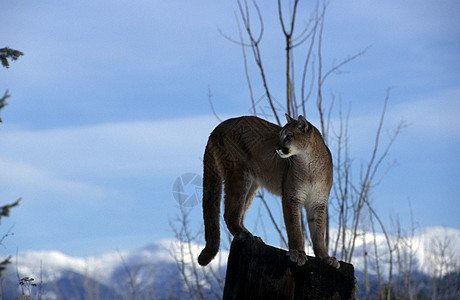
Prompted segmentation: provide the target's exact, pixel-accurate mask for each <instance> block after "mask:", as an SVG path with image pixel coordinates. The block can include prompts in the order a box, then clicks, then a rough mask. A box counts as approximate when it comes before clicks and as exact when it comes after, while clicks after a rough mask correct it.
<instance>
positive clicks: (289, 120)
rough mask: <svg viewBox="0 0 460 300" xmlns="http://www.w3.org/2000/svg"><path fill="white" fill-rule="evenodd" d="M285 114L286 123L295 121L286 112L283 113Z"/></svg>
mask: <svg viewBox="0 0 460 300" xmlns="http://www.w3.org/2000/svg"><path fill="white" fill-rule="evenodd" d="M284 115H285V116H286V121H287V122H288V123H291V122H295V119H293V118H291V116H289V115H288V114H284Z"/></svg>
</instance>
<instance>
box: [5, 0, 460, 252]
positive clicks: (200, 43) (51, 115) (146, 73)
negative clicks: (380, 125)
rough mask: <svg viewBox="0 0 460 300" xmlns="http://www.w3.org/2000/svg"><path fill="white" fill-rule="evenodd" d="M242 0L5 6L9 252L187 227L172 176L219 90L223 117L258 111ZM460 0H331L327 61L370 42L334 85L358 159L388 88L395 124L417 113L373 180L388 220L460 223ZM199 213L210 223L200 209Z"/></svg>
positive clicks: (155, 235) (111, 244)
mask: <svg viewBox="0 0 460 300" xmlns="http://www.w3.org/2000/svg"><path fill="white" fill-rule="evenodd" d="M266 2H267V1H266ZM272 2H274V3H271V4H268V6H262V5H261V6H262V10H263V12H264V21H265V37H264V42H263V45H262V47H263V48H262V50H263V53H262V55H263V59H264V63H265V66H266V68H267V71H268V72H269V74H271V75H270V77H269V83H270V85H271V86H272V87H273V88H272V90H273V92H274V94H275V96H276V97H278V98H280V99H282V98H283V96H284V91H283V87H284V75H283V74H284V73H283V66H284V56H283V48H284V46H282V44H280V40H279V38H280V37H281V29H280V26H279V24H278V15H277V12H276V10H275V8H276V1H272ZM264 5H267V4H264ZM236 9H237V6H236V4H235V3H234V2H233V1H220V0H219V1H194V2H193V3H192V1H137V0H136V1H121V0H118V1H110V3H108V2H107V1H99V0H96V1H78V2H77V3H76V2H65V3H64V2H62V1H40V2H30V1H9V0H8V1H4V2H3V3H2V9H1V11H0V27H1V28H2V31H1V33H0V41H1V42H2V43H3V44H2V45H0V46H1V47H4V46H9V47H11V48H14V49H19V50H21V51H23V52H24V53H25V56H24V57H22V58H20V60H19V61H17V62H14V63H13V64H12V66H11V68H10V69H8V70H6V69H4V68H3V69H1V70H0V92H1V93H3V92H4V91H5V90H6V89H9V91H10V94H11V95H12V97H11V98H10V100H9V105H8V106H7V107H6V108H5V109H4V110H3V111H2V119H3V121H4V123H2V124H1V129H0V169H1V170H2V172H1V174H0V190H1V191H2V193H1V194H2V195H1V197H0V204H3V203H10V202H12V201H14V200H16V199H17V198H18V197H22V198H23V201H22V203H21V206H20V207H19V208H15V209H14V210H12V216H11V218H9V219H4V220H3V222H2V226H1V232H6V231H7V230H8V229H9V228H10V227H11V226H13V225H14V227H13V232H14V233H15V235H14V236H12V237H9V238H7V239H6V241H5V242H4V245H5V248H4V249H3V250H2V252H5V253H14V252H15V251H16V249H18V250H19V251H25V250H29V249H33V250H39V249H54V250H60V251H63V252H65V253H68V254H73V255H92V254H95V253H99V252H102V251H107V250H114V249H117V248H118V249H128V248H135V247H139V246H143V245H145V244H147V243H149V242H152V241H156V240H159V239H164V238H170V237H173V232H172V230H171V228H170V225H169V222H170V220H171V219H173V218H174V217H175V216H176V215H177V214H178V213H179V207H178V205H177V203H176V202H175V200H174V198H173V195H172V193H171V192H172V186H173V183H174V181H175V179H176V178H177V177H178V176H180V175H181V174H184V173H196V174H201V172H202V171H201V157H202V153H203V150H204V147H205V144H206V140H207V137H208V135H209V133H210V131H211V130H212V129H213V128H214V127H215V126H216V125H217V124H218V120H217V119H216V118H215V117H214V116H213V114H212V112H211V109H210V106H209V102H208V96H207V93H208V87H209V88H210V90H211V92H212V95H213V103H214V106H215V109H216V111H217V112H218V114H219V115H220V117H221V118H225V117H233V116H239V115H246V114H248V113H249V110H250V102H249V92H248V89H247V83H246V81H245V77H244V69H243V62H242V55H241V49H240V48H239V47H238V46H237V45H235V44H232V43H231V42H229V41H228V40H226V39H224V38H223V37H222V35H220V34H219V30H218V29H220V30H221V31H223V32H225V33H226V34H228V35H230V36H233V37H237V36H238V32H237V27H236V25H235V17H234V12H235V10H236ZM302 9H303V10H304V14H303V16H304V19H306V18H308V16H309V10H308V9H309V8H308V7H303V6H302ZM459 13H460V5H459V4H458V2H457V1H441V2H438V1H436V2H435V1H428V0H426V1H403V2H402V1H384V2H381V1H364V0H357V1H330V5H329V8H328V11H327V16H326V25H325V26H326V27H325V32H324V39H323V51H324V53H323V56H324V57H323V61H324V64H325V67H330V66H332V65H333V64H334V62H336V61H340V60H341V59H344V58H346V57H348V56H350V55H352V54H354V53H357V52H359V51H360V50H363V49H365V48H367V47H368V46H371V47H370V49H369V50H368V51H367V53H366V54H365V55H364V56H363V57H361V58H359V59H358V60H355V61H353V62H352V63H350V64H349V65H347V66H346V67H344V68H343V71H344V73H343V74H340V75H336V76H333V77H331V80H330V81H329V82H328V84H327V86H326V87H325V90H326V91H327V92H328V94H329V95H330V93H334V95H335V97H336V98H337V99H341V101H342V105H343V107H351V114H350V136H351V144H352V155H351V156H352V157H353V159H354V162H355V163H356V164H357V169H359V166H360V164H364V163H365V162H366V160H368V159H369V149H370V147H371V146H372V143H373V138H374V136H373V134H374V132H375V129H376V126H377V121H378V116H379V114H380V111H381V108H382V103H383V99H384V98H385V93H386V89H387V88H389V87H394V88H393V90H392V92H391V97H390V102H389V106H388V111H387V119H386V123H385V128H384V132H385V133H384V136H386V133H387V132H391V130H392V129H393V128H395V126H396V125H397V124H398V123H399V122H400V121H401V120H403V121H404V122H406V124H408V125H409V126H408V127H407V128H405V129H404V131H403V132H402V133H401V135H400V136H399V138H398V139H397V141H396V142H395V144H394V147H393V148H392V150H391V152H390V155H389V157H388V160H387V161H386V165H385V166H384V167H386V166H388V165H391V164H392V163H393V162H396V164H395V166H393V167H392V168H391V169H390V171H389V173H388V174H387V175H386V177H385V180H384V181H383V182H382V184H381V185H379V186H378V187H377V188H375V189H374V191H373V193H372V198H373V201H374V205H375V207H376V209H377V210H378V212H379V214H380V215H381V216H382V217H383V218H384V219H385V220H386V222H389V219H390V216H393V217H394V216H395V215H398V216H399V217H400V219H401V221H402V223H403V224H404V225H408V224H410V222H409V221H408V220H409V215H410V213H409V212H410V209H409V207H412V211H413V214H414V218H415V221H416V222H417V224H419V226H421V227H426V226H438V225H440V226H447V227H453V228H457V229H460V221H459V219H458V211H459V210H460V204H459V203H460V201H459V200H460V199H459V196H458V192H457V191H456V189H457V186H458V183H457V181H458V180H457V179H458V178H459V176H460V171H459V170H460V168H459V167H460V164H459V160H458V149H459V146H460V118H459V117H458V115H459V113H460V81H459V78H460V56H459V55H458V53H460V51H459V50H460V21H459V20H458V15H459ZM302 22H304V23H305V21H302ZM251 72H253V74H256V70H255V69H252V71H251ZM257 80H258V78H257V77H254V81H255V82H257ZM256 93H257V95H259V96H260V95H262V92H261V90H260V88H256ZM311 105H313V104H311ZM311 107H312V108H313V106H311ZM309 118H310V119H311V120H312V122H313V123H315V121H317V116H315V115H314V114H312V116H311V117H309ZM316 125H317V124H316ZM270 203H271V204H272V205H273V206H274V207H278V208H279V202H277V201H276V200H273V201H270ZM409 203H410V206H409ZM258 205H259V204H257V203H255V204H254V205H253V206H254V207H253V209H252V211H251V212H250V213H251V214H252V217H251V218H253V219H254V218H255V215H256V214H257V213H256V212H257V207H258ZM191 217H192V220H193V221H192V222H193V226H195V227H196V228H199V226H200V224H201V222H202V221H201V211H200V207H199V206H197V207H194V208H193V209H192V212H191ZM280 220H281V219H280ZM254 226H255V225H254ZM250 227H251V226H250Z"/></svg>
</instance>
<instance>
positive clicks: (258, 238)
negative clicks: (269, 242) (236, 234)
mask: <svg viewBox="0 0 460 300" xmlns="http://www.w3.org/2000/svg"><path fill="white" fill-rule="evenodd" d="M254 239H255V240H256V241H258V242H261V243H263V242H264V241H263V240H262V238H261V237H260V236H254ZM264 244H265V243H264Z"/></svg>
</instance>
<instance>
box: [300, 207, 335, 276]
mask: <svg viewBox="0 0 460 300" xmlns="http://www.w3.org/2000/svg"><path fill="white" fill-rule="evenodd" d="M306 210H307V220H308V228H309V229H310V236H311V242H312V243H313V252H314V253H315V256H316V257H318V258H319V259H321V260H322V261H324V262H325V263H326V264H328V265H330V266H332V267H334V268H337V269H338V268H339V267H340V264H339V262H338V261H337V259H336V258H335V257H330V256H329V255H328V253H327V250H326V246H325V240H324V230H325V225H326V223H325V222H326V205H323V204H316V205H311V206H310V207H308V206H307V207H306Z"/></svg>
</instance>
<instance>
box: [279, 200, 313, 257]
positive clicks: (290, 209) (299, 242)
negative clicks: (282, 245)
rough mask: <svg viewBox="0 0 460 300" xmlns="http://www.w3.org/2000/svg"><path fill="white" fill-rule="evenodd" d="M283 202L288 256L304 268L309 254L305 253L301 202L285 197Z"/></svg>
mask: <svg viewBox="0 0 460 300" xmlns="http://www.w3.org/2000/svg"><path fill="white" fill-rule="evenodd" d="M282 202H283V216H284V223H285V225H286V231H287V235H288V244H289V245H288V246H289V251H288V253H287V255H288V256H289V258H290V259H291V261H292V262H295V263H296V264H297V265H299V266H302V265H304V264H305V263H306V261H307V254H306V253H305V242H304V239H303V235H302V229H301V225H300V215H301V214H300V208H301V206H302V205H301V201H299V200H297V199H295V198H292V197H286V196H283V199H282Z"/></svg>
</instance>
